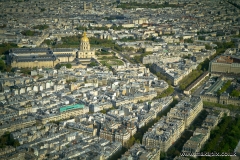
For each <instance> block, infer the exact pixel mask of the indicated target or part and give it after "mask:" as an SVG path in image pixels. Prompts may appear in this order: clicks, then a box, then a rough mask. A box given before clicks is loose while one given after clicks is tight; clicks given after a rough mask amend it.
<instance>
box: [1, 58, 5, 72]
mask: <svg viewBox="0 0 240 160" xmlns="http://www.w3.org/2000/svg"><path fill="white" fill-rule="evenodd" d="M5 69H6V64H5V62H4V61H3V60H1V59H0V71H5Z"/></svg>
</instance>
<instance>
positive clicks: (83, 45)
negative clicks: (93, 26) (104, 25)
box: [77, 31, 95, 58]
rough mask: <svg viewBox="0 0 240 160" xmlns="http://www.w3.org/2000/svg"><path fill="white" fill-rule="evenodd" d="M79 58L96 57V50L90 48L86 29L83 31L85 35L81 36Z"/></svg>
mask: <svg viewBox="0 0 240 160" xmlns="http://www.w3.org/2000/svg"><path fill="white" fill-rule="evenodd" d="M77 58H95V50H94V49H91V48H90V43H89V39H88V37H87V33H86V32H85V31H84V32H83V36H82V38H81V42H80V47H79V51H78V52H77Z"/></svg>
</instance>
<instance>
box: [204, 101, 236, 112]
mask: <svg viewBox="0 0 240 160" xmlns="http://www.w3.org/2000/svg"><path fill="white" fill-rule="evenodd" d="M203 105H204V106H206V107H218V108H227V109H229V110H231V111H239V106H234V105H231V104H228V105H226V104H225V105H223V104H219V103H213V102H206V101H204V102H203Z"/></svg>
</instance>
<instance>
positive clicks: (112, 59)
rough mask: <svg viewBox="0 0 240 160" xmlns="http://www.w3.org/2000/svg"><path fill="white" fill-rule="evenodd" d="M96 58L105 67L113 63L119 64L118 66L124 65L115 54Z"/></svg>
mask: <svg viewBox="0 0 240 160" xmlns="http://www.w3.org/2000/svg"><path fill="white" fill-rule="evenodd" d="M98 60H99V61H100V63H101V64H102V65H103V66H106V67H108V68H110V67H111V66H115V65H119V66H122V65H124V63H123V62H122V60H120V59H118V58H117V57H115V56H110V57H107V56H103V57H101V58H98Z"/></svg>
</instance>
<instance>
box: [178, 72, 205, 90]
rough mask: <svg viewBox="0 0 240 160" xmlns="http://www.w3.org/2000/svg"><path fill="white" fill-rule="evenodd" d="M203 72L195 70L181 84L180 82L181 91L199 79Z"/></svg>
mask: <svg viewBox="0 0 240 160" xmlns="http://www.w3.org/2000/svg"><path fill="white" fill-rule="evenodd" d="M202 73H203V71H201V70H198V69H196V70H193V71H192V72H191V73H190V74H189V75H188V76H186V77H184V78H183V79H182V80H181V81H180V82H179V88H180V89H181V90H184V89H186V88H187V86H189V85H190V84H191V83H192V82H193V81H195V80H196V79H197V78H198V77H200V76H201V74H202Z"/></svg>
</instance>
